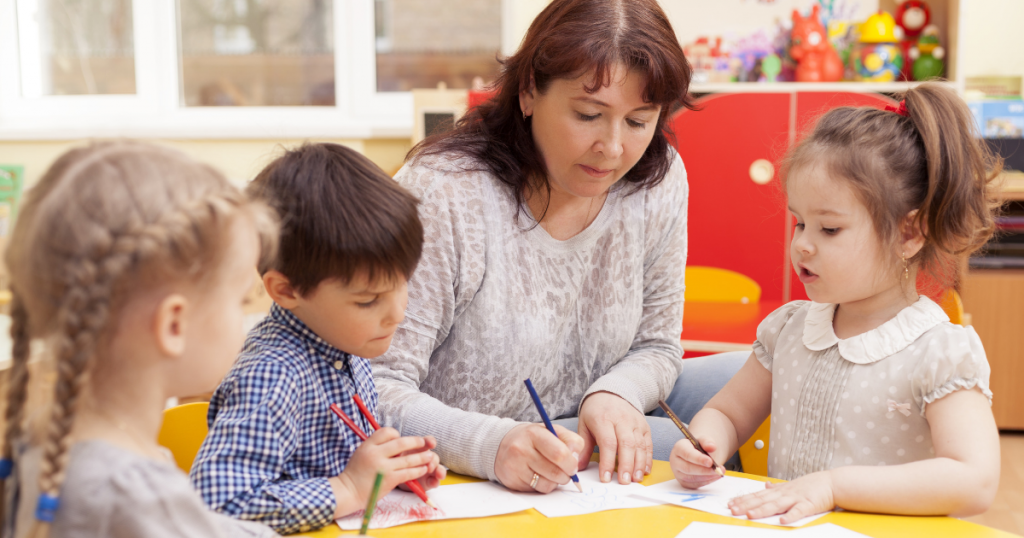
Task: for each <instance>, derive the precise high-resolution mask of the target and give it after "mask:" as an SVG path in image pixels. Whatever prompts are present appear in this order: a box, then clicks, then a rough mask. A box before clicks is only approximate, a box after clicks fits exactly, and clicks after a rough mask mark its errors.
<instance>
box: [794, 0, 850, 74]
mask: <svg viewBox="0 0 1024 538" xmlns="http://www.w3.org/2000/svg"><path fill="white" fill-rule="evenodd" d="M818 12H819V7H818V5H817V4H815V5H814V6H813V7H812V8H811V16H810V17H802V16H801V15H800V12H799V11H797V10H795V9H794V10H793V33H792V34H791V36H792V39H793V45H792V47H790V49H789V55H790V56H792V57H793V59H794V60H796V62H797V64H798V65H797V68H796V80H797V82H836V81H839V80H842V78H843V61H842V60H841V59H840V58H839V53H838V52H836V49H834V48H832V44H831V43H829V41H828V32H826V31H825V26H824V25H823V24H821V19H820V18H819V17H818Z"/></svg>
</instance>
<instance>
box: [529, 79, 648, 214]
mask: <svg viewBox="0 0 1024 538" xmlns="http://www.w3.org/2000/svg"><path fill="white" fill-rule="evenodd" d="M593 80H594V77H593V73H588V74H585V75H583V76H581V77H579V78H576V79H571V80H569V79H555V80H554V81H553V82H552V83H551V84H550V86H549V87H548V89H547V92H545V93H543V94H542V93H539V92H538V91H537V90H536V89H533V90H531V91H526V92H523V93H522V94H520V96H519V104H520V107H521V108H522V110H523V113H524V114H526V115H527V116H531V117H532V121H531V128H532V132H533V140H534V142H535V143H536V144H537V147H538V148H539V149H540V153H541V156H542V157H543V159H544V164H545V166H546V167H547V171H548V177H547V180H548V184H549V185H550V186H551V189H552V191H556V192H559V193H561V194H569V195H572V196H577V197H582V198H592V197H595V196H600V195H602V194H604V193H605V192H607V191H608V189H609V188H610V187H611V186H612V185H613V184H614V183H615V182H616V181H618V180H619V179H621V178H622V176H624V175H626V172H629V170H630V169H631V168H633V165H635V164H636V163H637V161H639V160H640V157H641V156H642V155H643V154H644V152H645V151H646V150H647V146H648V145H649V144H650V143H651V139H652V138H654V131H655V129H656V128H657V124H658V114H659V113H660V112H661V106H659V105H654V104H651V103H647V102H644V100H643V90H644V84H645V82H646V81H645V79H644V78H643V76H642V75H641V74H639V73H637V72H636V71H630V70H628V69H626V68H625V67H624V66H622V65H621V64H619V65H616V66H614V67H613V68H612V70H611V77H610V80H611V83H610V84H608V85H607V86H602V87H601V88H600V89H598V90H597V91H596V92H594V93H587V91H586V90H585V89H584V88H585V86H587V85H589V84H591V83H592V82H593Z"/></svg>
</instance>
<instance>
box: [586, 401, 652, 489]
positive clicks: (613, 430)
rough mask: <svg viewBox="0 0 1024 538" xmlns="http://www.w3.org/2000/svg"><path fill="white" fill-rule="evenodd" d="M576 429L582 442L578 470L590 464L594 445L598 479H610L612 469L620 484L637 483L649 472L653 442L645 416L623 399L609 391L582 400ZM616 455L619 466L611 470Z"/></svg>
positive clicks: (605, 480)
mask: <svg viewBox="0 0 1024 538" xmlns="http://www.w3.org/2000/svg"><path fill="white" fill-rule="evenodd" d="M577 429H578V430H579V432H580V435H581V436H582V437H583V440H584V441H585V444H584V446H583V451H582V452H580V455H581V456H582V457H581V459H580V461H579V468H578V469H579V470H580V471H582V470H583V469H586V468H587V465H589V464H590V454H591V453H593V452H594V444H597V447H598V450H600V457H601V459H600V460H599V461H598V464H597V468H598V471H599V472H598V476H600V477H601V481H602V482H611V480H612V471H615V478H617V479H618V481H619V483H620V484H629V483H632V482H640V481H641V480H643V479H644V475H646V474H650V472H651V461H653V460H654V443H653V442H652V441H651V426H650V425H649V424H647V417H645V416H644V415H643V413H641V412H640V411H637V410H636V408H635V407H633V406H632V405H630V404H629V402H627V401H626V400H623V399H622V398H620V397H618V396H616V395H614V394H612V393H610V392H595V393H593V394H591V395H590V396H588V397H587V399H586V400H584V401H583V406H582V407H580V421H579V426H578V427H577ZM616 457H618V460H619V468H618V469H617V470H616V469H615V458H616Z"/></svg>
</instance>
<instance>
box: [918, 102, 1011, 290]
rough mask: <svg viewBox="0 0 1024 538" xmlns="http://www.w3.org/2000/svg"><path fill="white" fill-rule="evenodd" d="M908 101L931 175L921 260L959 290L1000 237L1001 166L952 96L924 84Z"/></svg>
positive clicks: (921, 216) (922, 212)
mask: <svg viewBox="0 0 1024 538" xmlns="http://www.w3.org/2000/svg"><path fill="white" fill-rule="evenodd" d="M904 100H905V103H906V108H907V114H908V117H909V119H910V121H911V122H912V123H913V126H914V130H915V131H916V132H917V134H918V136H919V137H920V140H921V145H922V147H923V149H924V161H925V169H926V173H927V175H926V179H927V190H926V192H925V195H924V199H923V200H921V202H920V204H919V206H918V207H919V210H918V213H917V216H916V219H915V220H916V223H917V224H918V225H919V226H920V229H921V232H922V233H923V234H924V236H925V244H924V247H923V248H922V251H921V253H920V254H919V255H918V256H920V257H921V258H922V259H923V260H934V266H933V267H931V268H930V273H932V274H934V275H936V276H938V277H939V278H938V279H937V280H938V282H941V283H944V284H947V285H948V287H953V288H955V289H958V288H959V284H960V278H961V274H960V273H961V271H962V267H963V265H964V262H966V260H967V258H968V257H969V256H970V255H971V253H973V252H975V251H977V250H978V249H980V248H981V247H982V246H984V245H985V243H986V242H988V240H989V239H990V238H991V237H992V235H993V233H994V232H995V229H996V226H995V208H996V207H998V202H997V201H996V200H995V199H994V193H993V192H992V189H991V187H990V185H991V184H992V181H993V180H994V179H995V178H996V177H997V176H998V175H999V173H1000V172H1001V171H1002V162H1001V159H999V158H998V157H996V156H995V155H993V154H992V152H991V151H989V149H988V147H987V146H986V145H985V144H984V142H983V141H982V140H980V138H979V133H978V130H977V128H976V126H975V123H974V118H973V116H972V115H971V112H970V110H969V109H968V108H967V105H966V104H965V103H964V101H963V99H962V98H961V97H960V96H958V95H957V94H956V93H954V92H953V90H951V89H949V88H946V87H945V86H942V85H940V84H936V83H925V84H922V85H920V86H918V87H917V88H913V89H911V90H909V91H907V92H906V94H905V96H904Z"/></svg>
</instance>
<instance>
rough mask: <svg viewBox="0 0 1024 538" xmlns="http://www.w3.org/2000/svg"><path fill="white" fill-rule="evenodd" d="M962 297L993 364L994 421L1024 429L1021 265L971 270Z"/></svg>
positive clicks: (1023, 281) (1023, 271)
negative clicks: (1019, 267)
mask: <svg viewBox="0 0 1024 538" xmlns="http://www.w3.org/2000/svg"><path fill="white" fill-rule="evenodd" d="M962 298H963V303H964V312H967V313H969V314H970V315H971V325H972V326H973V327H974V330H975V331H977V332H978V336H979V337H981V342H982V343H983V344H984V346H985V354H986V355H987V356H988V363H989V365H990V366H991V367H992V377H991V381H990V385H991V387H992V394H993V398H992V413H993V414H994V415H995V417H996V424H998V425H999V429H1002V430H1024V390H1021V385H1022V384H1024V269H978V270H971V271H969V272H968V273H967V277H966V278H965V279H964V282H963V294H962Z"/></svg>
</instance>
